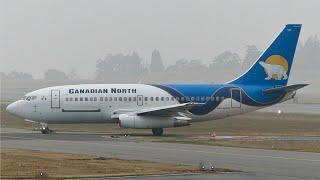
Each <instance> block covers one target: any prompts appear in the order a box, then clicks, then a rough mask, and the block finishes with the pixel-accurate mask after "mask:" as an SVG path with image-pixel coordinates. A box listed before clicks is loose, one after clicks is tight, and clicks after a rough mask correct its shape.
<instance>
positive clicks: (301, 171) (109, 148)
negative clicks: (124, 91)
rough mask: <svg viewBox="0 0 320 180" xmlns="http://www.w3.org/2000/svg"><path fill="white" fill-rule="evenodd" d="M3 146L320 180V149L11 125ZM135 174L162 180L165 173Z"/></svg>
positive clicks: (210, 176)
mask: <svg viewBox="0 0 320 180" xmlns="http://www.w3.org/2000/svg"><path fill="white" fill-rule="evenodd" d="M1 146H2V147H15V148H26V149H34V150H46V151H55V152H68V153H83V154H93V155H98V156H105V157H111V156H112V157H117V158H123V159H139V160H149V161H156V162H167V163H176V164H188V165H194V166H197V165H198V164H199V162H200V161H205V162H214V163H215V164H216V165H217V167H221V168H230V169H235V170H240V171H242V172H237V173H226V174H200V175H182V176H176V175H175V176H166V177H165V179H195V178H199V179H213V178H217V179H320V171H319V170H320V154H319V153H307V152H293V151H276V150H261V149H248V148H231V147H217V146H205V145H190V144H176V143H156V142H144V141H143V138H139V137H134V136H130V137H122V136H119V137H116V138H111V137H110V135H109V134H93V133H74V132H59V133H54V134H49V135H42V134H40V133H39V132H35V131H27V130H18V129H8V128H2V129H1ZM126 178H129V177H126ZM131 178H136V179H164V177H163V176H147V177H131Z"/></svg>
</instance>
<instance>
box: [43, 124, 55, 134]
mask: <svg viewBox="0 0 320 180" xmlns="http://www.w3.org/2000/svg"><path fill="white" fill-rule="evenodd" d="M40 124H41V128H40V130H41V133H42V134H49V133H51V132H53V131H52V130H50V129H49V127H48V124H47V123H40Z"/></svg>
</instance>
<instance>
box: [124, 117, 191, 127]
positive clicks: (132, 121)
mask: <svg viewBox="0 0 320 180" xmlns="http://www.w3.org/2000/svg"><path fill="white" fill-rule="evenodd" d="M119 123H120V127H123V128H135V129H153V128H168V127H181V126H189V125H190V122H189V121H188V120H186V119H184V118H180V117H157V116H136V115H128V114H121V115H119Z"/></svg>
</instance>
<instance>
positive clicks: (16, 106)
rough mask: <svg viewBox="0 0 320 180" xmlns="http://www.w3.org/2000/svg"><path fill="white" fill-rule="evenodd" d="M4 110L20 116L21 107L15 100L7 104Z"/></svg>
mask: <svg viewBox="0 0 320 180" xmlns="http://www.w3.org/2000/svg"><path fill="white" fill-rule="evenodd" d="M6 110H7V111H8V112H9V113H10V114H13V115H16V116H20V117H22V114H21V112H22V109H21V107H19V101H16V102H14V103H11V104H9V105H8V106H7V108H6Z"/></svg>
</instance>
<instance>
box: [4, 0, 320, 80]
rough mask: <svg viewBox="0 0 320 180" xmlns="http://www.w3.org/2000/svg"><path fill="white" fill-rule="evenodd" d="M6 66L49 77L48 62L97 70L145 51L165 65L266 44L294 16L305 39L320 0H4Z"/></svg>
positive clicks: (316, 29) (84, 73) (315, 24)
mask: <svg viewBox="0 0 320 180" xmlns="http://www.w3.org/2000/svg"><path fill="white" fill-rule="evenodd" d="M0 2H1V4H0V13H1V16H0V17H1V19H0V23H1V24H0V50H1V51H0V64H1V65H0V71H1V72H6V73H7V72H9V71H11V70H18V71H23V72H27V73H31V74H33V75H34V76H35V77H36V78H39V77H42V76H43V71H44V70H45V69H48V68H58V69H61V70H64V71H66V72H68V71H69V70H70V69H71V68H72V67H75V68H77V70H78V73H79V75H80V76H81V77H92V76H93V72H94V71H95V62H96V60H97V59H99V58H103V57H104V56H105V55H106V54H108V53H131V52H133V51H137V52H138V53H139V54H140V56H141V57H142V58H143V59H144V60H145V61H149V59H150V56H151V52H152V50H153V49H155V48H156V49H158V50H159V51H160V53H161V55H162V58H163V60H164V63H165V65H170V64H173V63H174V62H175V61H176V60H177V59H179V58H182V57H184V58H188V59H202V60H203V62H205V63H207V62H209V61H211V60H212V59H213V57H214V56H215V55H217V54H218V53H220V52H222V51H224V50H231V51H235V52H237V53H239V54H240V55H241V56H243V55H244V50H245V47H246V45H248V44H255V45H257V46H258V47H259V48H261V49H264V48H265V47H266V46H267V45H268V44H269V43H270V41H271V40H273V38H275V36H276V35H277V34H278V33H279V32H280V31H281V29H282V28H283V26H284V25H285V24H287V23H302V24H303V29H302V33H301V38H302V40H305V39H306V38H307V37H308V36H310V35H314V34H318V35H319V34H320V21H319V17H320V9H319V8H320V1H319V0H314V1H311V0H305V1H303V0H283V1H279V0H265V1H259V0H241V1H240V0H220V1H214V0H208V1H201V0H192V1H187V0H126V1H125V0H110V1H108V0H65V1H62V0H28V1H22V0H21V1H16V0H7V1H4V0H0Z"/></svg>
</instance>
